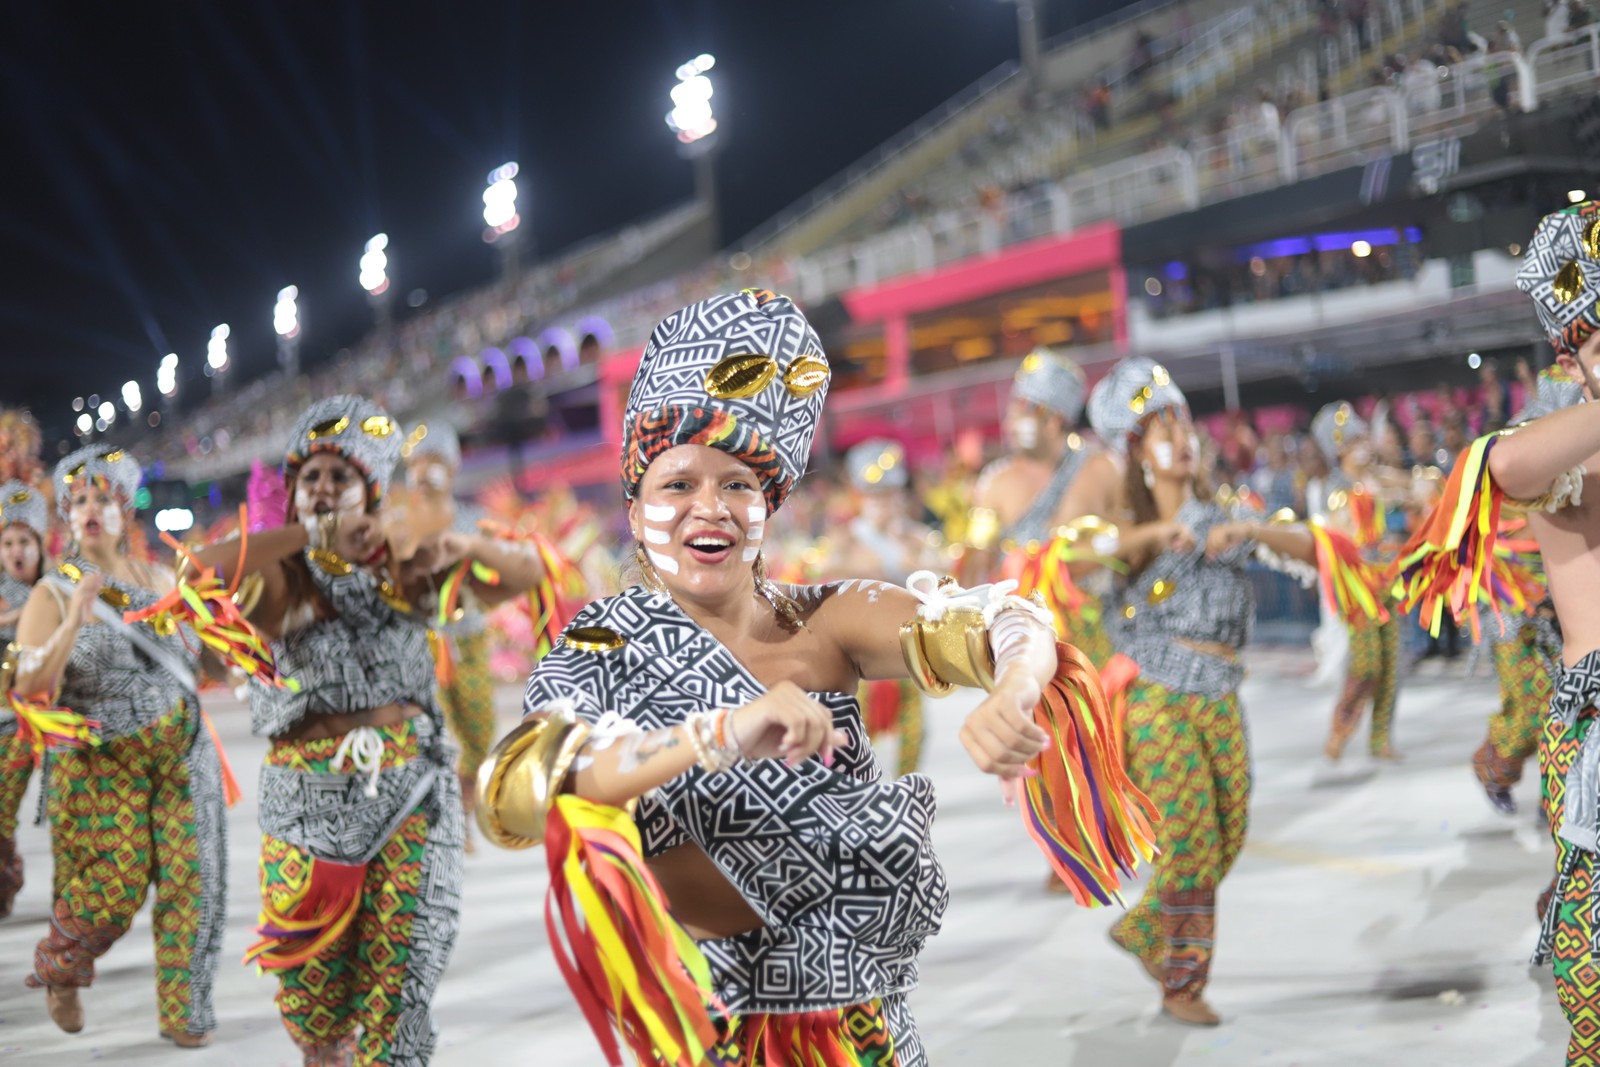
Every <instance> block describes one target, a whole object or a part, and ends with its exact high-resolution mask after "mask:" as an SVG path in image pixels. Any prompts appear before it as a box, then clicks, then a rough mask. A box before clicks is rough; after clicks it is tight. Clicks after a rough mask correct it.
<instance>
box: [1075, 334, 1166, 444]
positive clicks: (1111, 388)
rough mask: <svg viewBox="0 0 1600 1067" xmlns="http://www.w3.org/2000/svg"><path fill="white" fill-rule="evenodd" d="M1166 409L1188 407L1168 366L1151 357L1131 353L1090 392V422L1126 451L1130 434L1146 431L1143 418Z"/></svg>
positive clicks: (1109, 441)
mask: <svg viewBox="0 0 1600 1067" xmlns="http://www.w3.org/2000/svg"><path fill="white" fill-rule="evenodd" d="M1166 408H1179V409H1181V410H1183V411H1188V410H1189V401H1188V399H1187V398H1186V397H1185V396H1184V395H1183V390H1182V389H1179V388H1178V387H1177V385H1175V384H1174V383H1173V381H1172V376H1171V375H1170V374H1168V373H1167V368H1165V367H1163V366H1162V365H1161V364H1159V363H1157V362H1156V361H1155V360H1153V359H1151V358H1150V357H1149V356H1129V357H1128V358H1127V359H1124V360H1122V361H1121V362H1119V363H1117V364H1116V365H1115V366H1114V367H1112V368H1111V370H1110V371H1109V372H1108V373H1107V374H1106V376H1105V377H1104V378H1101V379H1100V380H1099V381H1098V382H1096V383H1095V386H1094V389H1093V390H1092V391H1091V392H1090V393H1089V425H1090V426H1093V427H1094V432H1095V433H1097V434H1099V435H1100V439H1101V440H1102V441H1104V442H1105V443H1106V444H1107V445H1108V446H1110V447H1111V448H1114V449H1116V450H1117V451H1118V452H1121V453H1123V454H1126V453H1127V451H1128V437H1129V435H1130V434H1131V435H1139V434H1142V433H1143V432H1144V429H1143V427H1144V418H1145V416H1146V415H1151V414H1154V413H1155V412H1157V411H1161V410H1163V409H1166Z"/></svg>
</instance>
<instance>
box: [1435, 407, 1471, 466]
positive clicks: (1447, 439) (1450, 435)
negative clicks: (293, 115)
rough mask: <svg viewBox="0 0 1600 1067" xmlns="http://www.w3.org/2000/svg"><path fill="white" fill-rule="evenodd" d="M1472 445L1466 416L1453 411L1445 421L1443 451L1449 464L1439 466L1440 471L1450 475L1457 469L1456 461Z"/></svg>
mask: <svg viewBox="0 0 1600 1067" xmlns="http://www.w3.org/2000/svg"><path fill="white" fill-rule="evenodd" d="M1470 444H1472V438H1471V435H1470V434H1469V433H1468V432H1467V419H1466V416H1465V415H1463V414H1461V412H1459V411H1452V412H1450V414H1449V415H1447V416H1446V417H1445V419H1444V441H1443V444H1442V446H1441V450H1442V452H1443V453H1444V455H1445V456H1446V457H1448V462H1446V463H1441V464H1439V465H1438V466H1439V469H1440V470H1442V471H1444V473H1445V474H1446V475H1448V474H1449V473H1450V472H1451V471H1452V470H1454V469H1455V466H1456V460H1458V459H1460V458H1461V453H1463V452H1465V451H1466V450H1467V446H1468V445H1470Z"/></svg>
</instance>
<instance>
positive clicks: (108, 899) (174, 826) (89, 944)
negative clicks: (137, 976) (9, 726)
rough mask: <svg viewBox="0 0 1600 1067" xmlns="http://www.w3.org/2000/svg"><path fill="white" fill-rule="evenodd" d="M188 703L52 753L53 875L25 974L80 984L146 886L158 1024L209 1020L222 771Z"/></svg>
mask: <svg viewBox="0 0 1600 1067" xmlns="http://www.w3.org/2000/svg"><path fill="white" fill-rule="evenodd" d="M198 720H199V716H198V712H197V710H195V709H191V708H190V707H188V706H187V705H185V704H180V705H179V706H178V707H177V708H175V709H174V710H173V711H171V712H169V713H168V714H166V715H165V716H163V717H162V718H160V719H158V720H156V721H155V722H153V723H151V724H150V725H149V726H146V727H145V728H144V729H143V730H140V731H139V732H138V733H136V734H130V735H128V736H125V737H117V738H112V739H110V740H108V741H105V742H104V743H103V744H101V745H99V746H95V747H89V748H82V749H59V750H56V751H54V752H52V753H51V757H50V774H49V780H48V783H47V790H48V796H47V799H46V810H47V811H48V813H49V816H50V832H51V834H52V835H53V837H54V838H55V848H56V853H57V856H58V863H64V864H65V866H66V870H67V871H69V872H70V877H67V878H66V879H64V880H63V881H62V882H61V884H60V889H59V893H58V896H57V899H56V902H55V908H54V912H53V914H52V917H51V922H50V930H49V932H48V933H47V934H46V935H45V937H44V938H43V939H42V940H41V941H40V942H39V944H38V947H37V948H36V949H35V950H34V958H33V974H32V975H30V976H29V977H28V984H29V985H31V986H35V987H37V986H42V985H65V986H87V985H90V984H91V983H92V982H93V981H94V976H95V962H94V961H95V959H96V958H97V957H99V956H102V955H104V954H105V953H106V952H107V951H108V950H110V948H111V946H112V944H114V943H115V942H116V940H117V939H118V938H119V937H121V936H122V935H123V934H125V933H126V932H127V931H128V928H129V926H131V925H132V923H133V917H134V915H136V914H137V913H138V911H139V908H140V907H141V905H143V904H144V899H145V895H146V893H147V892H148V891H149V890H150V889H151V888H152V887H153V888H154V890H155V904H154V906H153V909H152V912H151V926H152V927H153V932H154V934H155V942H156V1010H157V1014H158V1016H159V1019H160V1025H161V1029H162V1030H166V1031H170V1032H176V1031H186V1032H188V1033H196V1034H198V1033H207V1032H209V1031H211V1030H213V1029H215V1027H216V1017H215V1014H214V1011H213V1006H212V983H213V981H214V979H215V977H216V971H217V962H218V958H219V955H220V953H221V950H222V928H223V922H224V918H225V916H224V905H225V901H226V887H225V884H224V881H223V878H224V871H225V869H226V865H227V860H226V849H227V841H226V836H225V824H224V811H223V809H224V806H223V799H222V782H221V772H220V769H219V767H218V764H217V754H216V750H215V749H214V748H213V747H212V744H211V739H210V735H209V734H208V733H207V732H206V731H205V730H200V729H197V725H198Z"/></svg>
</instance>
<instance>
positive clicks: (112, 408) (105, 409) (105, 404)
mask: <svg viewBox="0 0 1600 1067" xmlns="http://www.w3.org/2000/svg"><path fill="white" fill-rule="evenodd" d="M99 415H100V419H101V421H103V422H106V423H113V422H116V421H117V405H115V404H113V403H112V402H111V401H109V400H102V401H101V402H100V408H99Z"/></svg>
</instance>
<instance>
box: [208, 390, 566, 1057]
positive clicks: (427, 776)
mask: <svg viewBox="0 0 1600 1067" xmlns="http://www.w3.org/2000/svg"><path fill="white" fill-rule="evenodd" d="M403 440H404V437H403V435H402V433H401V431H400V427H399V426H398V425H397V424H396V423H395V422H394V420H392V419H391V418H390V417H389V416H388V415H386V414H384V413H383V412H382V411H381V410H379V409H378V407H377V406H376V405H374V404H373V403H372V402H371V401H369V400H366V399H363V398H361V397H354V396H335V397H329V398H327V399H325V400H320V401H318V402H316V403H315V404H313V405H312V406H311V407H310V408H308V409H307V410H306V411H305V412H304V413H303V414H302V415H301V416H300V418H299V420H298V421H297V422H296V424H295V426H294V429H293V431H292V433H291V435H290V440H289V445H288V449H287V454H286V455H285V458H284V468H283V469H284V479H285V482H286V487H287V491H288V497H289V500H288V516H287V517H288V520H289V525H287V526H283V527H280V528H277V529H270V530H263V531H260V532H257V533H253V534H251V535H250V538H249V540H248V543H247V544H246V545H245V546H244V550H243V553H242V557H241V550H240V547H239V546H238V545H237V544H231V543H223V544H219V545H214V546H212V547H210V548H208V549H206V550H205V551H203V552H201V553H199V554H197V561H198V563H199V564H200V565H204V566H208V567H214V568H216V569H218V570H219V571H221V572H224V573H226V575H227V576H228V577H229V578H230V579H231V580H233V581H235V582H240V583H241V584H240V589H241V591H248V593H247V599H248V600H249V601H252V602H253V608H252V612H251V618H252V619H253V620H254V621H255V623H256V625H257V626H259V627H260V630H261V632H262V634H263V635H264V636H266V637H267V638H268V639H270V642H271V648H272V652H273V654H274V656H275V658H276V661H277V665H278V670H279V672H281V673H282V674H283V675H286V676H288V677H290V678H292V679H293V680H294V685H293V686H292V687H288V686H273V685H269V684H265V683H263V682H260V681H255V682H252V685H251V690H250V720H251V728H252V730H254V731H255V732H256V733H257V734H260V735H263V736H266V737H269V738H271V740H272V744H271V748H270V749H269V750H268V753H267V758H266V764H265V766H264V767H263V768H262V771H261V784H260V820H261V831H262V843H261V896H262V910H261V925H260V927H259V930H258V933H259V934H260V935H261V939H260V940H259V941H258V942H257V943H256V944H255V945H253V946H252V947H251V948H250V950H249V951H248V953H247V954H246V959H247V961H253V962H255V963H257V964H259V965H260V966H261V967H262V968H263V969H265V970H269V971H272V972H274V973H275V974H276V975H277V977H278V982H279V989H278V996H277V1003H278V1009H279V1012H280V1014H281V1016H282V1019H283V1023H284V1026H285V1028H286V1029H287V1030H288V1032H289V1036H290V1038H291V1039H292V1040H293V1041H294V1042H295V1044H296V1046H297V1047H299V1049H300V1051H301V1053H302V1055H303V1057H304V1060H305V1062H306V1063H307V1064H308V1065H318V1067H324V1065H325V1067H334V1065H338V1067H344V1065H349V1064H352V1063H363V1064H365V1063H386V1064H394V1065H408V1067H409V1065H421V1064H426V1063H427V1062H428V1060H429V1058H430V1057H431V1056H432V1053H433V1048H434V1045H435V1043H436V1041H437V1038H438V1034H437V1029H436V1027H435V1025H434V1022H433V1015H432V1000H433V994H434V991H435V989H436V988H437V986H438V982H439V978H440V976H441V975H442V974H443V971H444V967H445V963H446V962H447V960H448V959H449V955H450V951H451V949H452V947H453V946H454V944H455V935H456V931H457V928H458V923H459V915H460V894H461V874H462V845H463V832H462V823H461V799H460V791H459V788H458V786H457V781H456V776H455V760H454V758H453V757H454V753H453V752H452V751H451V750H450V749H449V748H448V747H447V746H446V744H445V731H444V721H443V714H442V712H441V710H440V708H439V703H438V700H437V699H436V688H437V683H436V680H435V677H434V664H433V657H432V656H431V655H430V653H429V647H428V633H429V624H430V622H431V621H432V619H433V617H434V615H435V614H436V612H437V608H438V596H439V594H438V590H439V589H440V588H441V587H443V586H448V585H451V584H459V583H461V582H470V583H473V590H474V593H475V595H476V596H478V597H479V598H480V599H481V600H483V601H485V602H486V603H493V602H495V601H496V600H497V599H500V598H504V597H509V596H512V595H515V594H516V593H518V592H522V591H525V590H526V589H527V588H529V587H530V586H531V585H532V584H533V583H534V582H536V581H537V580H538V578H539V577H540V575H539V572H538V570H537V567H538V564H537V561H536V560H534V559H531V558H530V557H528V556H526V555H524V554H522V553H517V552H508V551H506V550H504V549H503V548H501V547H500V546H498V545H496V544H495V543H494V542H492V541H489V540H487V539H484V538H477V537H472V536H465V535H462V534H458V533H455V532H452V531H444V532H436V533H433V534H431V535H430V536H428V537H426V538H423V539H420V540H419V542H418V543H417V544H416V545H415V547H414V550H413V552H412V554H411V556H410V558H409V559H408V560H405V561H401V560H398V559H397V558H396V557H395V554H394V553H393V551H392V550H391V548H390V545H389V544H388V542H387V541H386V540H385V536H384V526H383V506H384V502H385V495H386V492H387V490H388V486H389V478H390V474H391V473H392V471H393V468H394V465H395V462H396V461H397V460H398V459H399V456H400V448H401V444H402V442H403Z"/></svg>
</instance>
